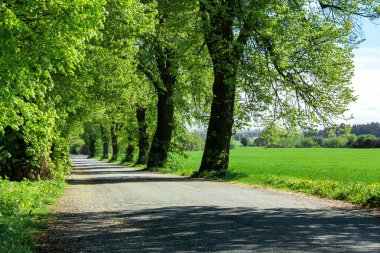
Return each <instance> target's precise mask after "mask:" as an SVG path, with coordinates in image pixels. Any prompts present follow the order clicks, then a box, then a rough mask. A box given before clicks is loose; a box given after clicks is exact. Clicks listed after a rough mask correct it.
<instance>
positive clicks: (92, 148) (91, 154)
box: [88, 136, 96, 158]
mask: <svg viewBox="0 0 380 253" xmlns="http://www.w3.org/2000/svg"><path fill="white" fill-rule="evenodd" d="M88 150H89V154H88V158H93V157H95V151H96V138H95V137H92V136H91V137H90V140H89V145H88Z"/></svg>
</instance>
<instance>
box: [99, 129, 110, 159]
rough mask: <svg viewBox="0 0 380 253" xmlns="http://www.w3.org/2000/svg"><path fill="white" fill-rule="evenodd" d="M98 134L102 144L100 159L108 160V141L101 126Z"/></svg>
mask: <svg viewBox="0 0 380 253" xmlns="http://www.w3.org/2000/svg"><path fill="white" fill-rule="evenodd" d="M100 134H101V136H102V144H103V152H102V159H108V153H109V140H108V136H107V132H106V129H105V128H104V127H103V126H100Z"/></svg>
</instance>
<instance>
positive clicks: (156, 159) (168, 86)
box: [147, 45, 177, 169]
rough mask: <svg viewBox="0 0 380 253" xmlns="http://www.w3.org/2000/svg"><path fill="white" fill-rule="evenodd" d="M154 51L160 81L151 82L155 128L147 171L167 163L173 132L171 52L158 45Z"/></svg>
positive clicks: (173, 70)
mask: <svg viewBox="0 0 380 253" xmlns="http://www.w3.org/2000/svg"><path fill="white" fill-rule="evenodd" d="M155 50H156V54H157V55H156V58H157V67H158V70H159V73H160V81H155V80H152V81H153V84H154V86H155V88H156V91H157V95H158V102H157V128H156V132H155V134H154V137H153V141H152V146H151V148H150V152H149V159H148V165H147V168H148V169H150V168H155V167H163V166H165V164H166V162H167V158H168V153H169V149H170V142H171V138H172V132H173V119H174V104H173V90H174V86H175V83H176V71H177V68H176V67H175V66H174V59H175V57H174V52H173V50H171V49H168V48H164V49H162V48H159V46H158V45H157V47H156V49H155Z"/></svg>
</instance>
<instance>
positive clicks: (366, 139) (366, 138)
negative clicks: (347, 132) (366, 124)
mask: <svg viewBox="0 0 380 253" xmlns="http://www.w3.org/2000/svg"><path fill="white" fill-rule="evenodd" d="M376 142H377V138H376V136H374V135H372V134H364V135H359V136H358V137H357V139H356V141H355V142H354V143H353V144H352V147H353V148H372V147H375V144H376Z"/></svg>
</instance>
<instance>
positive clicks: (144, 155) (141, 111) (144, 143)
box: [136, 105, 149, 164]
mask: <svg viewBox="0 0 380 253" xmlns="http://www.w3.org/2000/svg"><path fill="white" fill-rule="evenodd" d="M145 117H146V108H144V107H141V106H139V105H137V106H136V118H137V122H138V127H139V156H138V158H137V162H136V164H146V163H147V161H148V150H149V140H148V133H147V132H146V130H147V128H148V124H147V123H146V119H145Z"/></svg>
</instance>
